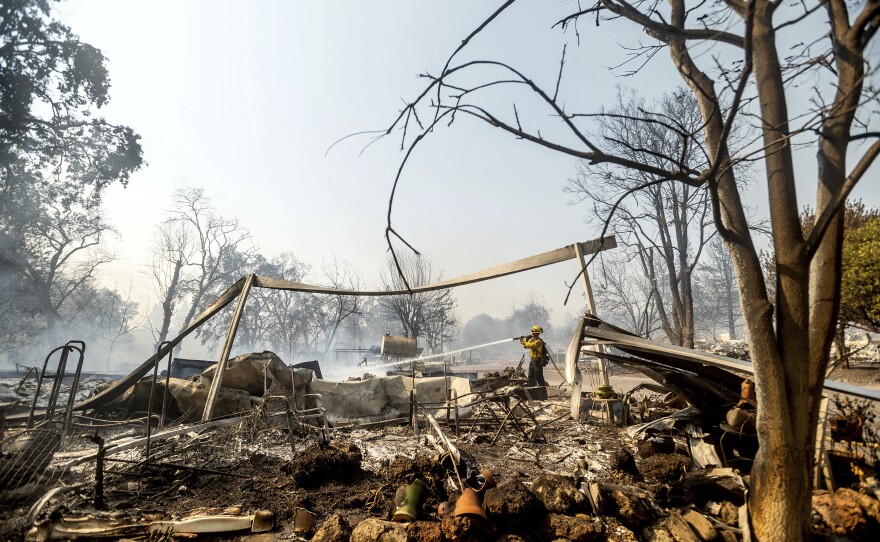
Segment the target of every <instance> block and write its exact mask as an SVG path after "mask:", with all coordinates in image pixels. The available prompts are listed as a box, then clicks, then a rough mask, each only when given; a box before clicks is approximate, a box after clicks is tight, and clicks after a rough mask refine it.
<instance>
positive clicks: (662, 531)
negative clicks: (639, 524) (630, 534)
mask: <svg viewBox="0 0 880 542" xmlns="http://www.w3.org/2000/svg"><path fill="white" fill-rule="evenodd" d="M642 536H644V537H645V540H647V541H648V542H675V539H674V538H672V535H671V534H669V531H667V530H666V527H664V526H663V525H661V524H659V523H658V524H655V525H649V526H647V527H645V528H644V529H642Z"/></svg>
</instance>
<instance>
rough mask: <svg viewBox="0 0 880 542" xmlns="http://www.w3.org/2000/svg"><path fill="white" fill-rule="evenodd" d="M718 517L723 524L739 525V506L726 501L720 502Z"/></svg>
mask: <svg viewBox="0 0 880 542" xmlns="http://www.w3.org/2000/svg"><path fill="white" fill-rule="evenodd" d="M718 519H719V520H720V521H721V523H723V524H725V525H730V526H731V527H736V526H737V525H739V507H738V506H736V505H734V504H733V503H729V502H726V501H725V502H723V503H721V511H720V512H719V513H718Z"/></svg>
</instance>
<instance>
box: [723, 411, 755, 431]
mask: <svg viewBox="0 0 880 542" xmlns="http://www.w3.org/2000/svg"><path fill="white" fill-rule="evenodd" d="M727 425H729V426H730V427H732V428H734V429H742V430H744V431H751V432H754V431H755V414H754V413H753V412H749V411H748V410H744V409H741V408H739V407H733V408H731V409H730V410H728V411H727Z"/></svg>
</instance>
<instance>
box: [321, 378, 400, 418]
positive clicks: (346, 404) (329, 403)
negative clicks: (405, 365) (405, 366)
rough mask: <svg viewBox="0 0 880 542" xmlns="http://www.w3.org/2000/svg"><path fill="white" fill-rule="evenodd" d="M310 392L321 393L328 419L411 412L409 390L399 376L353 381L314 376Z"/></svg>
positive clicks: (390, 415)
mask: <svg viewBox="0 0 880 542" xmlns="http://www.w3.org/2000/svg"><path fill="white" fill-rule="evenodd" d="M309 392H310V393H318V394H320V395H321V405H322V406H323V407H324V408H325V410H326V413H327V418H328V419H329V420H336V419H351V418H371V417H378V416H380V415H383V414H385V415H386V416H387V417H394V416H397V415H400V413H402V412H409V393H408V392H407V390H406V386H405V385H404V379H403V377H400V376H394V377H388V378H370V379H367V380H356V381H351V382H330V381H327V380H315V381H312V382H311V383H309Z"/></svg>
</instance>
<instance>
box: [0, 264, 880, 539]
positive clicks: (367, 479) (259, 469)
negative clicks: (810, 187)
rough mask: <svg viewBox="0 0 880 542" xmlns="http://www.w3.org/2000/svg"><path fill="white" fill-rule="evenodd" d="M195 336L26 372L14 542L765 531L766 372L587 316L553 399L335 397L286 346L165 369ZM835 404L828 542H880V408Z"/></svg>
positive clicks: (499, 376)
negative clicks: (757, 459) (878, 422)
mask: <svg viewBox="0 0 880 542" xmlns="http://www.w3.org/2000/svg"><path fill="white" fill-rule="evenodd" d="M533 263H534V262H532V263H531V264H533ZM531 264H529V265H531ZM502 267H503V266H502ZM247 284H250V285H254V284H257V285H258V287H259V286H260V285H261V286H262V287H281V286H283V285H281V284H279V283H277V282H274V283H273V282H271V281H269V280H263V279H261V278H259V277H254V276H252V277H250V278H249V279H247V280H245V281H242V282H240V283H238V286H235V287H233V289H232V290H230V292H234V293H235V294H239V295H241V298H244V297H245V296H246V288H245V286H246V285H247ZM298 287H304V286H303V285H300V286H298ZM236 289H237V291H236ZM234 297H235V295H233V293H229V292H227V293H226V294H224V296H221V298H220V299H219V300H218V301H215V303H214V304H212V306H211V307H210V308H209V309H208V310H207V311H206V313H205V314H203V315H202V316H200V317H199V318H197V319H196V321H197V322H198V321H204V319H206V318H208V317H210V315H211V314H213V313H214V312H216V311H217V310H219V308H218V307H220V306H222V305H225V304H227V303H230V302H231V301H232V300H233V299H234ZM206 315H207V316H206ZM233 325H234V324H233ZM191 331H192V327H190V328H187V330H185V331H184V332H183V334H182V336H185V335H186V334H188V333H189V332H191ZM231 335H232V336H234V333H233V334H231ZM182 336H181V337H178V338H177V339H175V340H174V341H170V342H168V343H166V344H164V345H162V346H160V348H159V349H158V351H157V352H156V353H155V354H154V355H153V356H151V357H150V358H149V359H148V360H147V362H145V363H144V364H143V365H142V366H141V367H139V368H138V369H137V370H135V372H133V373H132V374H130V375H128V376H126V377H124V378H122V379H119V380H116V381H112V382H104V383H101V382H99V381H97V380H91V381H90V380H87V379H83V380H81V379H79V371H78V367H79V366H80V363H81V362H80V361H77V362H76V363H72V364H70V365H68V367H67V368H65V364H67V363H68V361H69V360H70V359H72V358H71V357H70V354H78V355H81V353H82V351H84V350H85V346H84V345H81V344H77V343H70V344H69V345H66V346H65V347H62V348H61V349H59V350H58V351H57V352H56V353H55V354H54V356H55V357H54V358H52V359H53V360H55V361H54V363H55V365H51V364H50V363H49V361H50V360H49V358H47V362H46V364H45V366H44V367H43V370H42V371H37V372H36V375H35V376H34V375H33V371H31V372H29V374H28V375H27V376H25V379H28V377H30V382H31V383H30V384H27V385H25V384H24V383H14V384H13V385H11V386H9V387H10V388H11V392H4V395H3V397H4V398H5V397H10V398H11V399H12V400H6V399H4V401H5V402H4V403H3V405H2V421H3V423H2V428H3V431H2V432H3V434H2V445H3V448H2V456H0V507H2V508H3V517H4V518H6V519H4V520H2V522H0V530H2V533H0V538H8V539H27V540H77V539H78V540H95V539H120V538H126V539H144V540H168V539H173V538H188V537H198V536H203V537H206V539H213V540H216V539H229V540H253V541H256V540H315V541H325V542H326V541H346V540H351V541H362V540H388V541H393V540H400V541H409V540H418V541H432V540H433V541H442V540H447V541H450V542H456V541H479V540H507V541H516V540H523V541H537V540H571V541H589V540H608V541H637V540H641V541H644V540H647V541H667V540H674V541H685V540H687V541H690V540H700V541H709V540H715V541H729V540H748V539H749V537H750V533H749V531H750V527H749V514H748V507H747V504H748V499H749V489H750V471H751V466H752V460H753V458H754V454H755V449H756V439H755V436H754V426H753V423H752V420H753V419H754V412H755V409H756V408H760V405H757V404H756V401H755V400H754V392H753V387H752V385H751V380H750V378H751V377H750V374H751V369H750V365H749V364H748V362H747V361H745V360H740V359H734V358H729V357H724V356H719V355H716V354H712V353H706V352H700V351H695V350H689V349H684V348H678V347H671V346H668V345H661V344H657V343H653V342H650V341H647V340H645V339H642V338H639V337H637V336H634V335H632V334H630V333H627V332H625V331H623V330H620V329H617V328H614V327H613V326H610V325H608V324H606V323H605V322H602V321H601V320H599V319H597V318H595V317H594V316H591V315H587V316H586V317H584V318H582V319H581V320H580V325H579V326H578V328H577V330H576V333H575V336H574V337H573V338H572V342H571V344H570V346H569V351H568V353H567V355H566V356H565V362H564V367H559V368H558V369H559V373H558V374H559V376H560V377H561V378H562V380H557V381H556V382H554V383H553V384H551V385H550V386H538V387H535V386H529V385H528V381H527V377H526V374H525V371H524V367H523V366H522V364H520V365H519V366H511V367H506V368H502V367H493V368H492V369H493V370H491V371H481V370H474V369H473V368H471V369H470V370H460V371H456V368H455V367H449V366H447V365H446V364H445V363H444V364H443V367H442V369H443V370H442V372H440V371H439V370H438V371H434V372H431V371H428V370H424V371H422V370H418V369H421V367H420V366H418V365H417V362H415V361H413V362H410V363H404V364H402V365H400V368H399V370H398V371H389V374H388V375H386V376H372V375H370V376H369V377H367V376H366V375H365V376H364V377H363V378H360V379H357V380H349V381H342V382H336V381H331V380H325V379H323V378H321V372H320V365H319V364H318V363H316V362H312V363H310V364H308V366H292V365H288V364H287V363H285V362H284V360H282V359H280V358H279V357H278V356H277V355H275V354H274V353H272V352H261V353H252V354H247V355H242V356H238V357H235V358H233V359H229V360H228V361H224V363H222V364H211V365H209V366H207V367H205V368H204V369H202V370H201V372H199V373H198V374H195V375H189V376H186V377H184V378H178V377H175V376H173V371H172V370H170V369H171V368H170V365H166V364H165V363H164V360H165V358H166V356H169V353H170V352H171V351H172V348H173V346H174V345H175V344H176V343H177V342H179V340H180V339H181V338H182ZM231 340H232V339H231V338H230V339H228V341H231ZM385 342H387V343H388V347H389V351H390V350H391V349H393V347H395V344H396V343H395V339H394V338H387V339H385ZM397 342H398V343H399V344H397V345H396V346H399V347H401V348H403V347H406V348H409V349H410V350H413V347H414V344H409V343H408V342H406V341H397ZM413 342H414V341H413ZM394 355H398V354H394ZM401 355H402V356H409V357H411V356H413V355H415V351H411V352H410V353H408V354H401ZM64 356H66V357H67V359H64ZM51 357H52V356H50V358H51ZM76 357H77V356H73V358H76ZM160 364H162V365H165V366H166V367H167V369H166V374H164V375H159V374H158V371H157V369H156V367H158V366H159V365H160ZM73 365H75V366H76V368H75V372H74V370H73V369H71V367H72V366H73ZM49 366H54V367H56V371H55V373H54V377H50V376H49V375H51V374H52V371H47V370H46V367H49ZM609 366H610V367H612V368H613V377H609V376H608V367H609ZM417 368H418V369H417ZM369 369H370V370H371V371H374V372H376V373H377V374H378V373H380V369H381V367H380V366H374V367H370V368H369ZM438 373H439V374H438ZM181 376H183V375H181ZM548 376H549V375H548ZM553 376H555V375H553ZM554 384H555V385H554ZM86 391H87V393H85V395H87V396H84V392H86ZM826 392H827V393H829V394H831V393H838V394H847V395H846V396H843V395H840V396H834V397H832V398H831V401H830V405H829V406H828V408H827V409H826V410H825V412H823V414H822V416H821V417H820V422H821V425H822V430H821V431H820V438H819V440H818V441H817V443H816V444H817V446H816V469H815V472H816V480H815V486H816V487H817V491H816V492H815V493H814V495H813V497H812V504H813V510H814V520H815V525H814V528H815V530H816V532H819V533H825V534H827V535H829V536H831V535H833V536H838V537H849V538H851V539H860V538H861V539H866V538H870V537H874V536H877V535H878V534H880V501H878V494H880V484H878V482H877V478H876V475H875V470H874V469H875V468H876V465H877V457H876V455H877V452H876V450H877V432H876V429H874V428H873V427H872V423H873V416H874V407H875V405H876V403H875V402H876V401H877V400H878V399H880V394H878V392H876V391H873V390H870V389H865V388H859V387H857V386H853V385H851V384H844V383H839V382H834V381H827V382H826ZM206 414H207V415H206ZM826 427H827V431H825V428H826Z"/></svg>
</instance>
